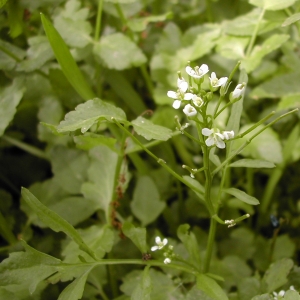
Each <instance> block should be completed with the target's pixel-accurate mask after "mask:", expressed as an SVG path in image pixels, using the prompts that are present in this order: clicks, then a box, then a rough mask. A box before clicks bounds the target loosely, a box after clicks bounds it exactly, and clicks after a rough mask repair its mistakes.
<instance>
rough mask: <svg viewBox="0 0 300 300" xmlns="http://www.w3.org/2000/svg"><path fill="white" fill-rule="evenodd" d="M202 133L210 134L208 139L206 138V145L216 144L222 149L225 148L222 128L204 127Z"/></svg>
mask: <svg viewBox="0 0 300 300" xmlns="http://www.w3.org/2000/svg"><path fill="white" fill-rule="evenodd" d="M202 134H203V135H205V136H208V139H206V140H205V144H206V146H208V147H210V146H213V145H216V146H217V147H218V148H220V149H224V148H225V143H224V141H223V140H224V136H223V135H222V134H221V133H220V130H219V129H217V128H212V129H208V128H203V129H202Z"/></svg>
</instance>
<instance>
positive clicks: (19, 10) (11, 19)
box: [7, 0, 23, 39]
mask: <svg viewBox="0 0 300 300" xmlns="http://www.w3.org/2000/svg"><path fill="white" fill-rule="evenodd" d="M7 13H8V23H9V29H10V30H9V35H10V36H11V37H12V38H13V39H14V38H16V37H18V36H19V35H20V34H21V33H22V32H23V7H21V6H20V5H19V3H18V2H17V1H11V0H10V1H8V3H7Z"/></svg>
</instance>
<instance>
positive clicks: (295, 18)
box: [281, 13, 300, 27]
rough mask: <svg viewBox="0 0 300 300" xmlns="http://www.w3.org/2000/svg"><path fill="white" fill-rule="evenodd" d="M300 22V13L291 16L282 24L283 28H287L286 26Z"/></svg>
mask: <svg viewBox="0 0 300 300" xmlns="http://www.w3.org/2000/svg"><path fill="white" fill-rule="evenodd" d="M299 20H300V13H296V14H293V15H291V16H289V17H288V18H287V19H286V20H285V21H284V22H283V23H282V25H281V26H282V27H285V26H289V25H291V24H293V23H295V22H297V21H299Z"/></svg>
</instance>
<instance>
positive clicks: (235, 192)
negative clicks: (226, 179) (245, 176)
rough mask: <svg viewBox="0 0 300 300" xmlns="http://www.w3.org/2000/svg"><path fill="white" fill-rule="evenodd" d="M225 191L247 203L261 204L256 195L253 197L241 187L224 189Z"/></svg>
mask: <svg viewBox="0 0 300 300" xmlns="http://www.w3.org/2000/svg"><path fill="white" fill-rule="evenodd" d="M223 192H225V193H227V194H230V195H232V196H234V197H236V198H237V199H239V200H241V201H243V202H245V203H248V204H251V205H258V204H259V201H258V200H257V199H256V198H255V197H252V196H250V195H248V194H247V193H245V192H243V191H241V190H239V189H235V188H229V189H223Z"/></svg>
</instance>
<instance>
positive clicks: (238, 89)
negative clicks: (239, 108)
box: [231, 83, 245, 100]
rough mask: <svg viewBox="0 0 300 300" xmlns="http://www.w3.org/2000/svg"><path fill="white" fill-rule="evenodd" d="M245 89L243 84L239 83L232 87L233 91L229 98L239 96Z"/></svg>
mask: <svg viewBox="0 0 300 300" xmlns="http://www.w3.org/2000/svg"><path fill="white" fill-rule="evenodd" d="M244 90H245V84H244V83H239V84H238V85H237V86H236V88H235V89H234V91H233V92H232V95H231V98H232V100H233V99H237V98H239V97H240V96H242V94H243V93H244Z"/></svg>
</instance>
